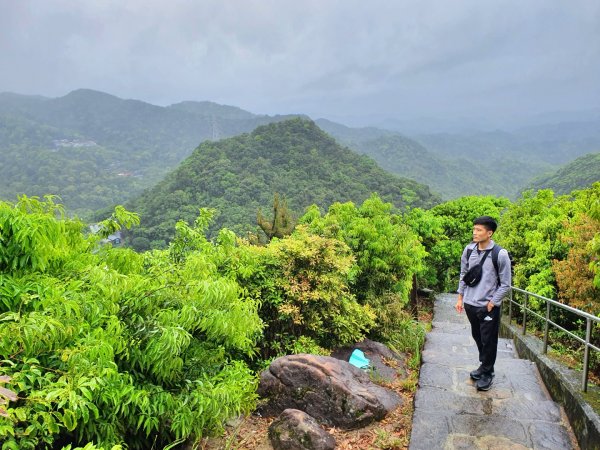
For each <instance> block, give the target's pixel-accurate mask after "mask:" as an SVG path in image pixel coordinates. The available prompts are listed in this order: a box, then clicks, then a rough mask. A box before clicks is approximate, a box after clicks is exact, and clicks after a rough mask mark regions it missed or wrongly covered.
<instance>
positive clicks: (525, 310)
mask: <svg viewBox="0 0 600 450" xmlns="http://www.w3.org/2000/svg"><path fill="white" fill-rule="evenodd" d="M527 300H529V294H525V296H524V298H523V336H525V334H526V333H527Z"/></svg>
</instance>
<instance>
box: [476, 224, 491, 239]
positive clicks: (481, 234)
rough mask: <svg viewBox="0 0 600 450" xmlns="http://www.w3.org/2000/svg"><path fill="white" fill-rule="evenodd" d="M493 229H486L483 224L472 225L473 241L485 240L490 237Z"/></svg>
mask: <svg viewBox="0 0 600 450" xmlns="http://www.w3.org/2000/svg"><path fill="white" fill-rule="evenodd" d="M492 234H494V232H493V231H491V230H488V229H487V228H486V227H484V226H483V225H473V241H474V242H485V241H487V240H488V239H491V238H492Z"/></svg>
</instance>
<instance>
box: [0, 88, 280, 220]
mask: <svg viewBox="0 0 600 450" xmlns="http://www.w3.org/2000/svg"><path fill="white" fill-rule="evenodd" d="M285 118H286V117H285V116H274V117H271V116H258V115H254V114H252V113H249V112H246V111H243V110H241V109H239V108H235V107H231V106H224V105H218V104H215V103H210V102H182V103H178V104H174V105H171V106H168V107H160V106H155V105H151V104H148V103H144V102H141V101H136V100H123V99H120V98H117V97H114V96H112V95H109V94H105V93H102V92H97V91H92V90H87V89H80V90H77V91H73V92H71V93H70V94H68V95H66V96H64V97H59V98H45V97H39V96H23V95H16V94H9V93H2V94H0V175H1V176H0V198H4V199H14V198H16V195H17V194H27V195H30V196H31V195H38V196H43V195H45V194H47V193H51V194H55V195H59V196H60V197H61V199H62V201H63V203H64V204H65V205H66V206H67V207H68V208H69V211H70V213H71V214H73V213H76V214H78V215H80V216H82V217H86V218H89V217H90V216H91V214H92V212H93V211H96V210H98V209H101V208H105V207H107V206H111V205H114V204H116V203H123V202H124V201H126V200H127V199H129V198H132V197H134V196H135V195H137V194H139V193H141V192H142V191H143V189H145V188H149V187H151V186H154V185H155V184H156V183H157V182H158V181H160V180H161V179H162V178H163V177H164V175H165V174H166V173H168V172H169V171H170V170H171V169H173V168H175V167H176V166H177V165H178V164H179V163H180V162H181V161H182V160H183V159H184V158H186V157H187V156H189V155H190V154H191V153H192V151H193V149H194V148H196V147H197V146H198V144H199V143H200V142H202V141H204V140H207V139H220V138H222V137H228V136H235V135H238V134H240V133H244V132H249V131H251V130H253V129H254V128H256V127H257V126H258V125H261V124H265V123H270V122H273V121H278V120H283V119H285Z"/></svg>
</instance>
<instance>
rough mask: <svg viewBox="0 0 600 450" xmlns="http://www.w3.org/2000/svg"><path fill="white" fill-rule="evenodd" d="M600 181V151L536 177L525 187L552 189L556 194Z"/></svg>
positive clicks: (583, 187)
mask: <svg viewBox="0 0 600 450" xmlns="http://www.w3.org/2000/svg"><path fill="white" fill-rule="evenodd" d="M597 181H600V153H590V154H588V155H585V156H581V157H579V158H577V159H576V160H575V161H573V162H571V163H569V164H566V165H565V166H563V167H561V168H560V169H559V170H557V171H556V172H554V173H550V174H547V175H543V176H540V177H537V178H536V179H535V180H533V182H531V183H530V184H529V185H528V186H527V187H526V189H533V190H539V189H552V190H553V191H554V192H555V193H556V194H570V193H571V192H572V191H574V190H576V189H585V188H588V187H590V186H591V185H592V184H593V183H595V182H597Z"/></svg>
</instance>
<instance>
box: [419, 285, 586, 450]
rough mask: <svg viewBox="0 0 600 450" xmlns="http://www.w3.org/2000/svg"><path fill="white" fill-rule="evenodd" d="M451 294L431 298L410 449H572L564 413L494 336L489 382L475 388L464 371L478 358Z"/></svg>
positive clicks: (532, 371) (532, 370)
mask: <svg viewBox="0 0 600 450" xmlns="http://www.w3.org/2000/svg"><path fill="white" fill-rule="evenodd" d="M455 303H456V295H454V294H443V295H440V296H438V297H437V299H436V302H435V309H434V316H433V327H432V330H431V332H429V333H428V334H427V338H426V341H425V349H424V351H423V366H422V367H421V374H420V378H419V388H418V390H417V394H416V397H415V411H414V416H413V428H412V434H411V439H410V447H409V448H410V450H421V449H422V450H434V449H446V450H454V449H482V450H483V449H486V450H492V449H493V450H509V449H510V450H521V449H536V450H537V449H560V450H563V449H577V448H578V447H577V444H576V443H575V441H574V439H573V438H572V436H573V434H572V432H571V429H570V425H569V424H568V422H567V420H566V416H565V415H564V413H563V412H562V410H561V408H560V407H559V406H558V405H557V404H556V403H555V402H553V401H552V399H551V398H550V396H549V394H548V392H547V391H546V388H545V387H544V384H543V382H542V381H541V378H540V377H539V374H538V372H537V368H536V367H535V364H534V363H532V362H531V361H528V360H524V359H518V356H517V355H516V354H515V352H514V351H513V348H512V342H511V341H510V340H508V339H500V340H499V342H498V358H497V360H496V366H495V372H496V377H495V378H494V384H493V386H492V389H491V390H489V391H487V392H478V391H477V389H476V388H475V384H474V382H473V381H472V380H471V379H470V377H469V372H470V371H471V370H473V369H476V368H477V366H478V365H479V362H478V354H477V347H476V346H475V341H473V339H472V338H471V330H470V326H469V322H468V320H467V317H466V314H465V313H464V312H463V313H462V314H460V315H459V314H458V313H457V312H456V311H455V310H454V304H455Z"/></svg>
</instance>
